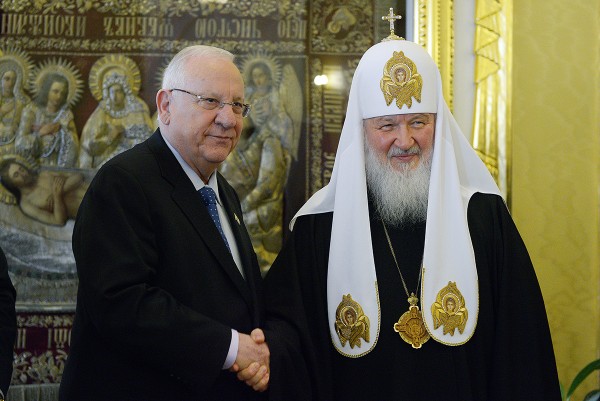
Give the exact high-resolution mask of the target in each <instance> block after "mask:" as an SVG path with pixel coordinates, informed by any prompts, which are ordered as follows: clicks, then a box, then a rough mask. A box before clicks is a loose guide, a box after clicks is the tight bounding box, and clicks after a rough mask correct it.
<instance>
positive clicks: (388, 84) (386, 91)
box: [380, 52, 423, 109]
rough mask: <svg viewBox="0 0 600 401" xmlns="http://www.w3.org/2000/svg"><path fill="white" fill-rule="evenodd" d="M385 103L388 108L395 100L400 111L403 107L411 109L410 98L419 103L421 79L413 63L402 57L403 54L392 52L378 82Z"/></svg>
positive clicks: (421, 87) (421, 86)
mask: <svg viewBox="0 0 600 401" xmlns="http://www.w3.org/2000/svg"><path fill="white" fill-rule="evenodd" d="M380 87H381V91H382V92H383V96H384V97H385V103H386V104H387V105H388V106H389V105H390V104H391V103H392V100H394V99H396V106H398V108H399V109H401V108H402V107H403V106H404V105H406V107H408V108H409V109H410V108H411V107H412V98H415V100H416V101H417V102H419V103H421V90H422V89H423V78H422V77H421V75H420V74H419V73H418V71H417V66H416V65H415V63H414V62H413V61H412V60H411V59H409V58H408V57H406V56H405V55H404V52H394V55H393V56H392V58H390V59H389V60H388V61H387V63H385V67H383V78H381V81H380Z"/></svg>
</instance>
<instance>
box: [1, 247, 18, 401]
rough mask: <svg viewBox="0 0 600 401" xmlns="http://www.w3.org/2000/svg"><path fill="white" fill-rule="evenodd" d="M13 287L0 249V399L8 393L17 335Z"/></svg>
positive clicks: (4, 257)
mask: <svg viewBox="0 0 600 401" xmlns="http://www.w3.org/2000/svg"><path fill="white" fill-rule="evenodd" d="M15 295H16V294H15V288H14V287H13V285H12V283H11V281H10V277H9V276H8V263H7V262H6V256H5V255H4V252H3V251H2V249H0V400H4V397H5V395H6V393H8V386H9V385H10V378H11V376H12V367H13V347H14V344H15V338H16V336H17V316H16V313H15Z"/></svg>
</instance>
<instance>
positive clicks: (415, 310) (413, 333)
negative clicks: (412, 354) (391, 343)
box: [394, 292, 430, 349]
mask: <svg viewBox="0 0 600 401" xmlns="http://www.w3.org/2000/svg"><path fill="white" fill-rule="evenodd" d="M417 302H419V298H417V297H416V296H415V293H414V292H412V293H411V294H410V297H408V303H409V304H410V307H409V308H408V312H404V313H403V314H402V316H400V319H398V322H397V323H396V324H394V331H395V332H396V333H398V334H400V337H401V338H402V339H403V340H404V341H406V342H407V343H409V344H410V345H412V347H413V348H415V349H419V348H421V346H422V345H423V344H425V343H426V342H427V340H429V338H430V336H429V333H428V332H427V329H426V328H425V324H424V323H423V315H422V313H421V311H420V310H419V307H418V306H417Z"/></svg>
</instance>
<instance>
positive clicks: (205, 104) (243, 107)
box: [170, 88, 250, 117]
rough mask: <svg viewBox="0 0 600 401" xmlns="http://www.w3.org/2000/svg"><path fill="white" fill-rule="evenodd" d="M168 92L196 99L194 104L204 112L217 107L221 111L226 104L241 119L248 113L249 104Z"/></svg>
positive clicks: (189, 93)
mask: <svg viewBox="0 0 600 401" xmlns="http://www.w3.org/2000/svg"><path fill="white" fill-rule="evenodd" d="M170 90H171V91H179V92H184V93H187V94H188V95H192V96H194V97H195V98H196V99H197V100H196V102H197V103H198V104H199V105H200V107H202V108H203V109H206V110H214V109H216V108H217V107H218V108H219V109H222V108H223V107H225V105H226V104H228V105H230V106H231V109H232V110H233V112H234V113H235V114H241V115H242V117H246V116H247V115H248V114H249V113H250V105H249V104H245V103H241V102H222V101H220V100H217V99H215V98H212V97H204V96H202V95H196V94H195V93H192V92H188V91H186V90H184V89H177V88H173V89H170Z"/></svg>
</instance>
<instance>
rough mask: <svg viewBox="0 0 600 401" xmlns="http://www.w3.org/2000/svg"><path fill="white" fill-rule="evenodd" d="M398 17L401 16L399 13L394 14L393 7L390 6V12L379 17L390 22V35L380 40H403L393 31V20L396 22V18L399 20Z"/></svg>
mask: <svg viewBox="0 0 600 401" xmlns="http://www.w3.org/2000/svg"><path fill="white" fill-rule="evenodd" d="M400 18H402V17H401V16H400V15H394V9H393V8H390V13H389V14H388V15H384V16H383V17H381V19H382V20H388V21H389V22H390V36H388V37H387V38H385V39H383V40H382V42H385V41H386V40H404V38H401V37H400V36H398V35H396V34H395V33H394V22H396V20H399V19H400Z"/></svg>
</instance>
